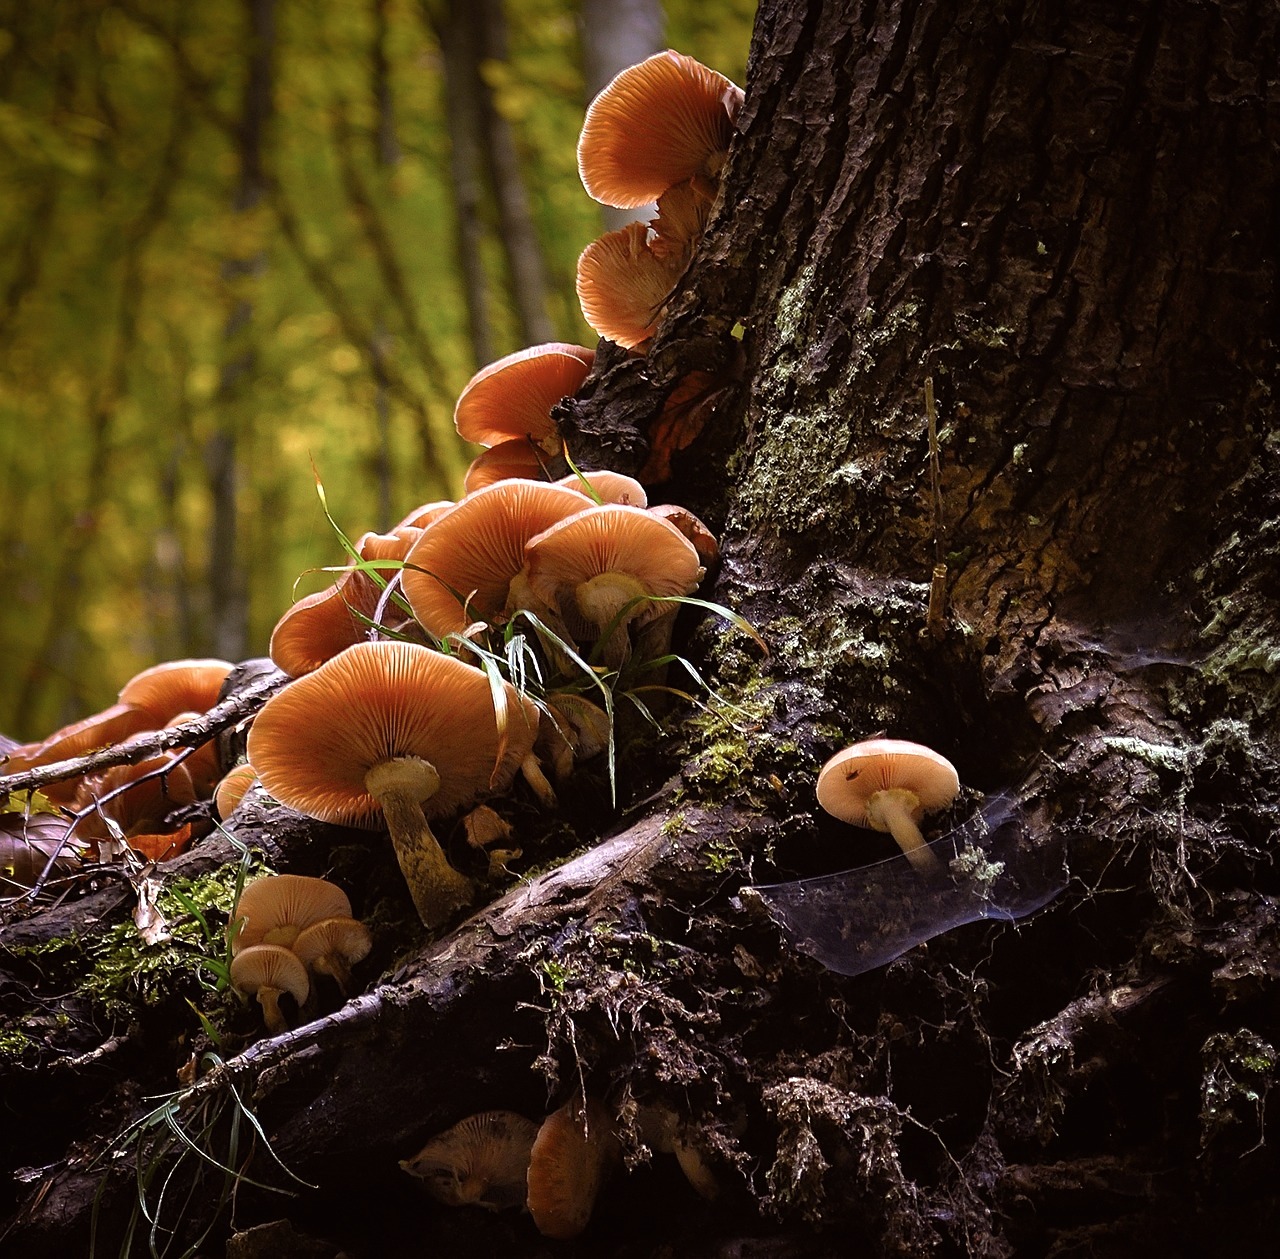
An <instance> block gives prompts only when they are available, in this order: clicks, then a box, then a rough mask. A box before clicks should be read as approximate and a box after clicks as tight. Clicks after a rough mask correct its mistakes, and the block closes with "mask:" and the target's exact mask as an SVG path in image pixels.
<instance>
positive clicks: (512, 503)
mask: <svg viewBox="0 0 1280 1259" xmlns="http://www.w3.org/2000/svg"><path fill="white" fill-rule="evenodd" d="M581 510H582V495H581V494H577V493H575V492H574V491H573V490H569V489H565V487H564V486H563V485H551V484H550V483H548V482H546V481H525V480H519V479H516V480H510V481H499V482H498V483H497V484H495V485H489V486H486V487H485V488H484V489H482V490H477V491H476V492H475V493H474V494H468V495H467V496H466V498H464V499H463V500H462V501H461V502H460V503H459V504H458V505H457V506H456V507H455V508H454V509H453V510H452V511H450V512H448V513H446V514H445V515H443V516H441V517H440V519H439V520H437V521H436V522H435V523H434V524H433V525H431V526H430V527H429V528H427V529H425V530H423V533H422V537H421V538H419V539H418V541H417V543H416V544H415V545H414V547H413V548H412V549H411V550H410V552H409V554H408V555H407V556H406V557H405V563H406V564H410V565H413V566H414V567H412V568H406V569H405V570H404V575H403V576H402V577H401V579H400V584H401V586H402V587H403V589H404V594H405V598H406V599H408V600H409V605H410V607H412V608H413V613H414V615H415V616H416V617H417V618H418V621H419V623H420V624H421V625H422V626H423V627H424V628H425V629H426V630H427V631H428V633H431V634H434V635H435V636H436V637H437V638H443V637H444V636H445V635H446V634H452V633H461V632H462V631H463V630H464V629H466V627H467V626H468V625H470V624H471V623H472V622H473V621H477V620H482V621H488V620H491V619H492V618H494V617H496V616H497V615H498V614H499V613H500V612H502V610H503V609H504V608H505V606H506V602H507V593H508V590H509V588H510V585H511V580H512V578H513V577H515V576H516V574H517V573H519V572H520V570H521V569H522V568H523V567H524V562H525V555H524V546H525V543H526V542H527V541H528V540H529V539H530V538H532V537H533V536H534V535H535V534H538V533H541V532H542V531H543V530H544V529H546V528H547V527H548V526H549V525H552V524H554V523H555V522H556V521H557V520H563V519H564V518H565V517H566V516H571V515H572V514H573V513H574V512H576V511H581ZM419 570H422V571H419ZM463 600H465V601H466V602H465V606H464V603H463V602H462V601H463ZM427 759H428V760H429V759H430V758H429V757H428V758H427Z"/></svg>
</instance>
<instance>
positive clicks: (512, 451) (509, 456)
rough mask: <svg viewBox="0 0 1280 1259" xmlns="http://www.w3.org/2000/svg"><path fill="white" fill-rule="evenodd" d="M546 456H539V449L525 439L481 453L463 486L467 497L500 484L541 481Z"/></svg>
mask: <svg viewBox="0 0 1280 1259" xmlns="http://www.w3.org/2000/svg"><path fill="white" fill-rule="evenodd" d="M545 462H546V456H543V457H542V458H539V457H538V449H537V447H535V446H534V445H533V443H532V442H530V440H529V439H528V438H527V437H513V438H512V439H511V440H510V441H506V442H499V443H498V444H497V445H496V446H490V447H489V448H488V450H482V451H481V452H480V453H479V454H478V455H477V456H476V457H475V458H474V459H473V460H472V461H471V463H470V465H469V466H468V468H467V474H466V476H465V477H464V478H463V481H462V485H463V488H464V489H465V490H466V491H467V493H468V494H474V493H475V492H476V490H482V489H484V488H485V486H486V485H496V484H497V482H499V481H511V480H516V479H521V480H525V481H543V480H545V479H546V473H545V472H544V471H543V464H544V463H545Z"/></svg>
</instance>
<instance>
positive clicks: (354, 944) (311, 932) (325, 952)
mask: <svg viewBox="0 0 1280 1259" xmlns="http://www.w3.org/2000/svg"><path fill="white" fill-rule="evenodd" d="M372 948H373V937H372V936H370V934H369V929H368V927H366V926H365V925H364V923H362V922H357V921H356V920H355V919H354V918H322V919H321V920H320V921H319V922H313V923H312V924H311V926H309V927H305V928H304V929H303V930H302V931H300V932H298V937H297V939H296V940H294V942H293V951H294V953H295V954H296V955H297V957H298V960H299V961H300V962H302V964H303V965H304V966H305V967H306V968H307V969H308V970H309V971H314V972H315V973H316V974H317V975H328V976H329V977H330V978H331V979H332V980H333V981H334V982H335V983H336V984H337V985H338V991H339V992H340V993H341V994H342V996H343V999H344V1000H345V999H346V997H347V995H348V992H349V991H350V988H351V968H352V967H353V966H354V965H355V964H356V963H357V962H363V961H364V959H365V958H366V957H368V956H369V951H370V950H371V949H372Z"/></svg>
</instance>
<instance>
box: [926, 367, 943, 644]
mask: <svg viewBox="0 0 1280 1259" xmlns="http://www.w3.org/2000/svg"><path fill="white" fill-rule="evenodd" d="M924 411H925V415H926V416H927V417H928V421H929V479H930V481H931V483H932V487H933V580H932V581H931V582H930V583H929V615H928V619H927V621H926V626H927V628H928V631H929V634H930V635H931V636H932V637H933V638H941V637H942V636H943V634H945V633H946V630H947V566H946V564H945V563H944V562H943V559H942V470H941V461H940V458H939V454H938V408H937V407H936V406H935V405H934V401H933V377H932V376H926V377H925V380H924Z"/></svg>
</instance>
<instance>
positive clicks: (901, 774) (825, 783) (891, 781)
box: [818, 739, 960, 873]
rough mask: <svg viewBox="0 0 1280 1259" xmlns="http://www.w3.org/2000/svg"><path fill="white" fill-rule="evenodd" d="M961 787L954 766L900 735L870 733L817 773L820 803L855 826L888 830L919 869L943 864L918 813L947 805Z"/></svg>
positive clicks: (932, 868)
mask: <svg viewBox="0 0 1280 1259" xmlns="http://www.w3.org/2000/svg"><path fill="white" fill-rule="evenodd" d="M959 790H960V778H959V776H958V775H957V774H956V770H955V766H954V765H952V764H951V762H950V761H949V760H947V759H946V757H944V756H939V755H938V753H937V752H934V751H932V750H930V749H929V748H927V747H924V746H922V745H921V744H919V743H909V742H907V741H906V740H904V739H868V740H866V741H865V742H863V743H855V744H854V745H853V746H852V747H847V748H845V749H844V750H843V751H841V752H837V753H836V754H835V756H833V757H832V758H831V759H830V760H829V761H828V762H827V763H826V764H825V765H824V766H823V767H822V771H821V772H820V773H819V775H818V803H819V804H820V805H821V806H822V807H823V808H824V809H826V811H827V812H828V813H830V814H831V815H832V817H837V818H839V819H840V820H841V821H842V822H851V823H852V824H853V825H854V826H866V827H870V828H871V829H872V830H876V831H888V832H889V834H891V835H892V836H893V837H894V839H895V840H897V841H898V847H899V848H901V849H902V851H903V852H904V853H906V855H907V860H909V861H910V862H911V864H912V865H913V866H914V867H915V868H916V869H917V870H918V871H920V872H921V873H931V872H934V871H937V870H940V869H941V868H942V866H941V862H939V861H938V859H937V857H935V856H934V855H933V853H932V852H931V851H930V850H929V848H928V846H927V845H926V844H925V842H924V836H923V835H921V833H920V827H919V825H918V823H919V821H920V818H921V817H923V816H924V815H925V814H926V813H934V812H936V811H937V810H938V809H945V808H946V807H947V805H949V804H950V803H951V802H952V801H953V800H954V799H955V798H956V793H957V792H958V791H959Z"/></svg>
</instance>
